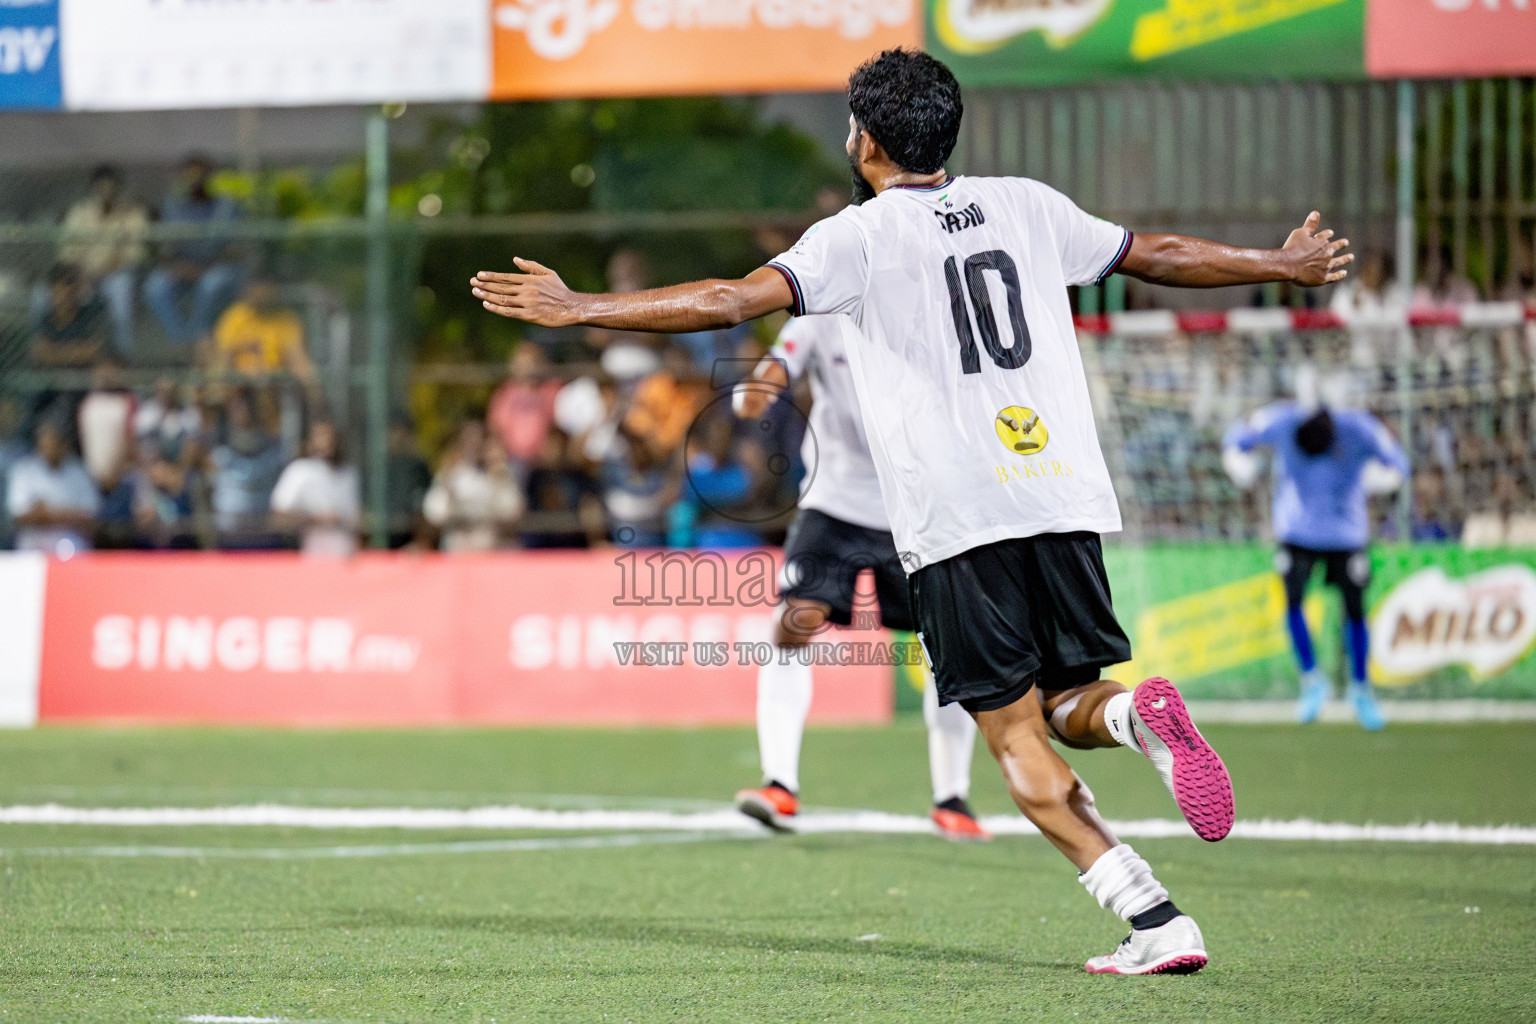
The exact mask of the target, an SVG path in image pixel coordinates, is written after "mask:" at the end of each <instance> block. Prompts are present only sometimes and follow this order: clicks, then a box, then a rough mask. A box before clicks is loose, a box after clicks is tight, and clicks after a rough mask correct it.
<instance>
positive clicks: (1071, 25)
mask: <svg viewBox="0 0 1536 1024" xmlns="http://www.w3.org/2000/svg"><path fill="white" fill-rule="evenodd" d="M1372 2H1376V0H1372ZM1426 2H1428V0H1426ZM1365 7H1366V0H929V3H928V36H927V40H928V48H929V50H930V51H931V52H933V54H934V55H935V56H938V57H940V58H942V59H943V60H945V61H946V62H947V63H948V64H949V65H950V67H951V68H953V69H954V72H955V75H956V77H958V78H959V79H960V82H961V84H962V85H972V86H994V85H1070V84H1076V83H1082V82H1093V81H1102V80H1106V79H1117V78H1130V77H1145V76H1157V77H1168V78H1196V79H1203V80H1222V79H1226V80H1232V79H1255V78H1307V79H1322V80H1341V79H1356V78H1361V77H1364V73H1365V70H1364V67H1363V63H1362V58H1361V53H1362V33H1363V26H1364V21H1365Z"/></svg>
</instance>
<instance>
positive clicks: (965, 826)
mask: <svg viewBox="0 0 1536 1024" xmlns="http://www.w3.org/2000/svg"><path fill="white" fill-rule="evenodd" d="M928 817H930V818H932V819H933V824H934V827H935V828H937V829H938V830H939V835H941V836H943V837H944V838H945V839H949V840H953V841H954V842H957V843H985V842H988V841H989V840H991V838H992V833H991V832H988V831H987V830H986V829H984V828H982V827H981V822H979V821H977V820H976V815H975V814H974V813H972V811H971V808H970V805H969V804H967V803H966V802H965V801H964V800H962V799H960V798H959V797H952V798H951V799H949V800H945V801H944V802H943V803H941V804H934V805H933V810H931V811H929V812H928Z"/></svg>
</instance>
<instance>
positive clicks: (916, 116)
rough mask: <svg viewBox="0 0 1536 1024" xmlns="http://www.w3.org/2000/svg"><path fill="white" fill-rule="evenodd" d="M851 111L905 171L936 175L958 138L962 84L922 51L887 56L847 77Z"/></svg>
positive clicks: (860, 66)
mask: <svg viewBox="0 0 1536 1024" xmlns="http://www.w3.org/2000/svg"><path fill="white" fill-rule="evenodd" d="M848 107H849V109H850V110H852V111H853V118H854V121H855V122H857V123H858V126H859V127H860V128H862V129H864V130H865V131H867V132H869V134H870V135H871V136H873V137H874V140H875V141H876V142H878V143H880V145H881V146H882V147H883V148H884V149H885V152H886V153H887V154H888V155H889V156H890V158H891V159H892V160H894V161H896V163H897V165H898V166H900V167H901V168H902V169H903V170H906V171H911V172H913V173H914V174H932V173H933V172H935V171H937V170H939V169H940V168H942V167H943V166H944V161H945V160H948V159H949V154H950V153H951V152H953V151H954V148H955V140H957V139H958V138H959V137H960V115H961V114H962V113H964V110H965V108H964V105H963V104H961V102H960V83H959V82H957V81H955V76H954V74H953V73H952V72H951V71H950V70H949V68H947V67H945V66H944V64H943V63H942V62H941V61H939V60H937V59H935V58H933V57H930V56H929V55H928V54H926V53H924V52H923V51H921V50H903V49H895V50H886V51H885V52H884V53H882V54H880V55H879V56H878V57H874V58H872V59H870V60H868V61H865V62H864V63H863V64H861V65H859V69H858V70H857V71H855V72H854V73H853V74H852V75H850V76H849V77H848Z"/></svg>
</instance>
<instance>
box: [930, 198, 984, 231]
mask: <svg viewBox="0 0 1536 1024" xmlns="http://www.w3.org/2000/svg"><path fill="white" fill-rule="evenodd" d="M945 205H949V204H945ZM933 215H934V217H935V218H937V220H938V222H939V227H941V228H943V229H944V232H945V234H950V235H952V234H954V233H955V232H956V231H964V230H965V229H966V228H974V227H980V226H981V225H983V224H985V223H986V222H987V218H986V216H985V215H984V214H983V213H982V212H981V207H980V206H977V205H976V204H975V203H971V204H970V205H969V206H967V207H966V208H965V209H963V210H961V211H960V212H959V213H951V212H949V211H943V210H934V211H933Z"/></svg>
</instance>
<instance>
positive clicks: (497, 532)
mask: <svg viewBox="0 0 1536 1024" xmlns="http://www.w3.org/2000/svg"><path fill="white" fill-rule="evenodd" d="M525 505H526V503H525V501H524V499H523V494H522V491H521V490H519V489H518V486H517V481H516V480H514V479H513V477H512V470H511V468H510V467H509V466H508V465H507V453H506V449H504V448H502V446H501V442H500V441H498V440H497V439H496V438H495V437H493V436H491V435H489V434H487V433H486V430H485V427H484V425H482V424H481V423H480V422H478V421H475V420H470V421H468V422H466V423H464V424H463V426H461V427H460V428H459V433H458V436H457V437H456V438H455V439H454V442H453V444H452V446H451V447H450V448H449V450H448V452H447V453H446V454H445V455H444V457H443V463H442V465H441V466H440V467H439V468H438V471H437V477H436V478H435V479H434V480H433V481H432V487H431V489H430V490H428V491H427V496H426V498H425V499H424V500H423V501H422V512H423V514H424V515H425V516H426V518H427V521H428V522H430V523H431V524H432V525H433V526H436V527H437V528H438V529H439V530H440V531H441V532H442V549H443V550H444V551H452V552H458V551H490V550H493V549H495V548H499V547H502V546H503V544H504V542H505V540H506V538H507V537H508V536H509V535H510V533H511V530H512V528H513V527H514V526H515V525H516V523H517V520H518V519H519V518H520V517H521V516H522V514H523V510H524V508H525Z"/></svg>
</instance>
